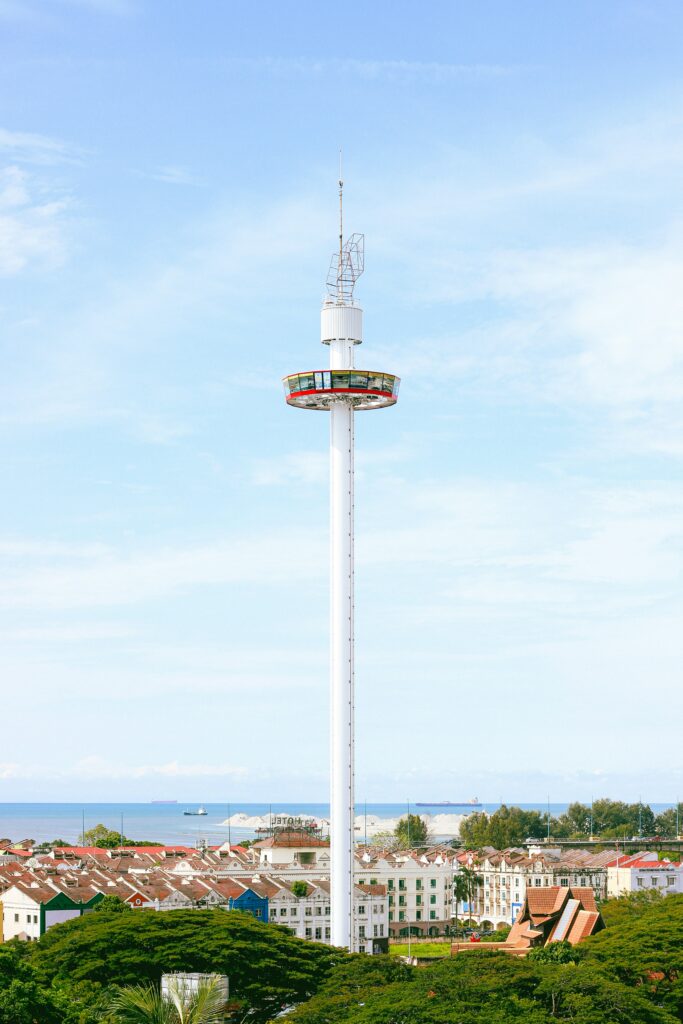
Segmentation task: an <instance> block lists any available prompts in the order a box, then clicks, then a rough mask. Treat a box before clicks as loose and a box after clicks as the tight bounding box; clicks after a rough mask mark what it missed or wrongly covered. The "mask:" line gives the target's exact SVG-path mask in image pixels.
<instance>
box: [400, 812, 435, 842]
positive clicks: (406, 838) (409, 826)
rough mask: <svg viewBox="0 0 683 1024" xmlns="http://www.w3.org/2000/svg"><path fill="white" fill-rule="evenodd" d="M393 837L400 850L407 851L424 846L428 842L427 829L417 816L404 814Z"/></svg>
mask: <svg viewBox="0 0 683 1024" xmlns="http://www.w3.org/2000/svg"><path fill="white" fill-rule="evenodd" d="M394 835H395V836H396V839H397V840H398V847H399V849H400V850H409V849H411V848H412V847H415V846H426V845H427V844H428V842H429V828H428V827H427V825H426V823H425V822H424V821H423V820H422V818H421V817H420V816H419V814H406V816H405V818H401V820H400V821H399V823H398V824H397V826H396V828H395V829H394Z"/></svg>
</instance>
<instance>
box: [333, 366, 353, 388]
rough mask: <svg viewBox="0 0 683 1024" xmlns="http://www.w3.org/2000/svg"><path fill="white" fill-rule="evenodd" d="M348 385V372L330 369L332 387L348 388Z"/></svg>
mask: <svg viewBox="0 0 683 1024" xmlns="http://www.w3.org/2000/svg"><path fill="white" fill-rule="evenodd" d="M348 386H349V375H348V373H344V372H341V371H339V370H333V371H332V387H333V388H348Z"/></svg>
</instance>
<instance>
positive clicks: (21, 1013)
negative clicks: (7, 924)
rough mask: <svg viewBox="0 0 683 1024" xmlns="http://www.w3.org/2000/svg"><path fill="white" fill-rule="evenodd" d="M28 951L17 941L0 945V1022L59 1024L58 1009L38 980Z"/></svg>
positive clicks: (4, 1023) (11, 1023) (50, 995)
mask: <svg viewBox="0 0 683 1024" xmlns="http://www.w3.org/2000/svg"><path fill="white" fill-rule="evenodd" d="M27 952H28V948H27V946H26V945H24V944H23V943H19V942H18V941H13V942H8V943H5V945H0V1024H35V1022H36V1021H40V1024H58V1022H60V1021H61V1020H62V1017H61V1014H60V1012H59V1009H58V1007H57V1005H56V1004H55V1001H54V999H53V998H52V994H51V993H50V992H49V991H46V990H45V989H44V988H43V987H42V986H41V985H40V984H39V981H38V979H37V976H36V972H35V971H34V969H33V967H32V966H31V964H30V963H29V961H28V958H27V955H26V954H27Z"/></svg>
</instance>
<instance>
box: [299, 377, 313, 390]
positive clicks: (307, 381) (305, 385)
mask: <svg viewBox="0 0 683 1024" xmlns="http://www.w3.org/2000/svg"><path fill="white" fill-rule="evenodd" d="M314 388H315V378H314V376H313V374H312V373H300V374H299V391H313V389H314Z"/></svg>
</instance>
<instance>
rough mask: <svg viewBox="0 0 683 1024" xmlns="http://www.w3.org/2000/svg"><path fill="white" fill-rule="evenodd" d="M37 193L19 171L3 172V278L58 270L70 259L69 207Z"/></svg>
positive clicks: (0, 206) (0, 261) (0, 179)
mask: <svg viewBox="0 0 683 1024" xmlns="http://www.w3.org/2000/svg"><path fill="white" fill-rule="evenodd" d="M35 191H36V190H35V184H34V182H32V181H31V179H30V178H29V177H28V175H26V173H25V172H24V171H22V170H21V169H20V168H19V167H16V166H11V167H6V168H5V169H4V170H2V171H0V275H4V276H11V275H14V274H18V273H20V272H21V271H23V270H25V269H27V268H29V267H54V266H58V265H59V264H60V263H62V262H63V261H64V259H65V257H66V234H67V225H66V217H65V214H66V210H67V209H68V203H67V201H66V200H64V199H55V198H50V199H45V198H43V197H41V198H37V196H36V194H35Z"/></svg>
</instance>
